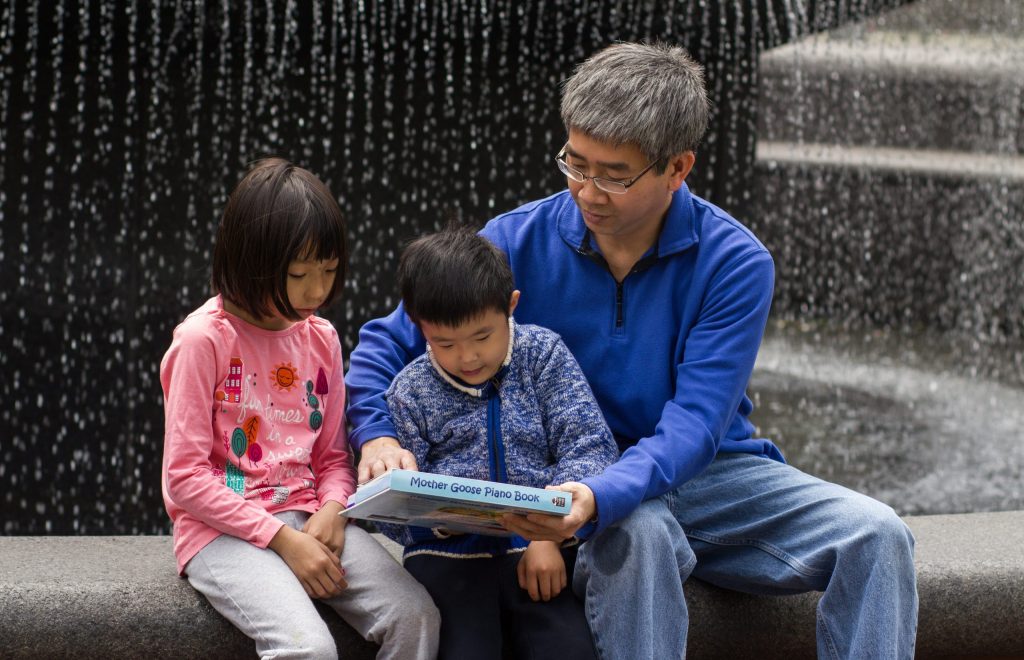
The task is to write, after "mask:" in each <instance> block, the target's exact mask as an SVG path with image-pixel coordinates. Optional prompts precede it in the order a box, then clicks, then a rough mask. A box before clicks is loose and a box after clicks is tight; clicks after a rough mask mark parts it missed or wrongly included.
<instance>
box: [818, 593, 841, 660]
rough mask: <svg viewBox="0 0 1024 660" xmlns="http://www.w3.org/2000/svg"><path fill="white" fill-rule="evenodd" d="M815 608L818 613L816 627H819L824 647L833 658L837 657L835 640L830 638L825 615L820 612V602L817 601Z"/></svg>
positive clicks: (830, 634)
mask: <svg viewBox="0 0 1024 660" xmlns="http://www.w3.org/2000/svg"><path fill="white" fill-rule="evenodd" d="M816 609H817V613H818V627H819V628H821V637H822V640H823V641H824V642H825V648H826V649H827V650H828V652H829V655H830V656H831V657H833V658H837V659H838V658H839V651H838V649H836V643H835V640H833V639H832V633H831V631H829V629H828V624H827V623H826V622H825V615H824V614H822V612H821V604H820V602H819V604H818V607H817V608H816Z"/></svg>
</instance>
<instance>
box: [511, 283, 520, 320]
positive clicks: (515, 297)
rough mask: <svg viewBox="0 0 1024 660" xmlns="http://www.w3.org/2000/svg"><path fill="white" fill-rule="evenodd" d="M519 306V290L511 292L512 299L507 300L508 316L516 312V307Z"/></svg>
mask: <svg viewBox="0 0 1024 660" xmlns="http://www.w3.org/2000/svg"><path fill="white" fill-rule="evenodd" d="M518 304H519V289H516V290H515V291H513V292H512V297H511V298H509V299H508V315H509V316H512V312H514V311H516V305H518Z"/></svg>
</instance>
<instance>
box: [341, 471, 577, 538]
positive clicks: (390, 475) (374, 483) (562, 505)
mask: <svg viewBox="0 0 1024 660" xmlns="http://www.w3.org/2000/svg"><path fill="white" fill-rule="evenodd" d="M571 508H572V493H568V492H565V491H560V490H545V489H543V488H531V487H529V486H515V485H512V484H506V483H497V482H493V481H483V480H480V479H467V478H465V477H451V476H447V475H443V474H430V473H427V472H416V471H412V470H398V469H396V470H391V471H389V472H385V473H384V474H382V475H380V476H378V477H377V478H375V479H373V480H371V481H368V482H367V483H365V484H363V485H362V486H360V487H359V488H358V489H356V492H355V493H353V494H352V497H350V498H349V501H348V507H347V508H346V509H345V510H344V511H342V512H341V514H340V515H343V516H346V517H348V518H360V519H362V520H375V521H380V522H386V523H397V524H399V525H415V526H418V527H441V528H444V529H449V530H452V531H456V532H466V533H471V534H487V535H490V536H510V535H511V532H509V531H507V530H506V529H505V528H504V527H502V526H501V523H500V522H498V521H499V519H500V517H501V516H502V515H504V514H506V513H520V514H524V515H525V514H527V513H548V514H552V515H557V516H564V515H566V514H568V513H569V510H570V509H571Z"/></svg>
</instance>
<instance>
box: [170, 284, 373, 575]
mask: <svg viewBox="0 0 1024 660" xmlns="http://www.w3.org/2000/svg"><path fill="white" fill-rule="evenodd" d="M343 372H344V367H343V365H342V357H341V345H340V343H339V341H338V333H337V331H335V329H334V327H333V326H332V325H331V324H330V323H329V322H328V321H325V320H323V319H321V318H318V317H315V316H314V317H310V318H309V319H307V320H305V321H301V322H299V323H295V324H294V325H292V326H291V327H289V328H287V329H285V330H280V331H274V330H264V329H261V328H258V327H256V326H254V325H252V324H250V323H247V322H246V321H243V320H242V319H240V318H238V317H237V316H234V315H233V314H231V313H229V312H226V311H225V310H224V305H223V301H222V300H221V298H220V296H217V297H214V298H211V299H210V300H208V301H206V303H205V304H204V305H203V306H202V307H200V308H199V309H197V310H196V311H194V312H192V313H191V314H189V316H188V317H186V318H185V320H184V321H182V323H181V324H180V325H179V326H178V327H177V328H175V330H174V339H173V341H172V342H171V347H170V348H169V349H168V350H167V353H166V354H165V355H164V359H163V361H162V362H161V364H160V383H161V385H162V386H163V390H164V419H165V424H164V458H163V477H162V487H163V497H164V505H165V506H166V507H167V513H168V514H169V515H170V517H171V521H172V522H173V523H174V554H175V556H176V557H177V560H178V571H179V572H180V573H182V574H184V572H185V565H186V564H188V561H189V560H190V559H191V558H192V557H194V556H195V554H196V553H197V552H199V550H201V549H202V548H203V547H204V546H205V545H206V544H207V543H209V542H210V541H212V540H213V539H215V538H217V537H218V536H220V535H221V534H231V535H232V536H237V537H238V538H241V539H245V540H246V541H249V542H250V543H252V544H254V545H256V546H259V547H261V548H264V547H266V546H267V544H269V543H270V541H271V539H273V538H274V535H275V534H277V532H278V530H280V528H281V525H282V524H283V523H282V522H281V521H280V520H278V519H277V518H274V517H273V515H272V514H274V513H277V512H279V511H287V510H300V511H307V512H309V513H314V512H316V511H317V510H318V509H319V508H320V507H321V506H322V505H323V504H324V503H326V502H327V501H329V500H335V501H337V502H339V503H340V504H341V505H343V506H344V505H345V504H346V502H347V501H348V496H349V495H350V494H351V493H352V492H353V491H354V490H355V483H356V478H355V470H354V468H353V467H352V460H351V455H350V454H349V450H348V441H347V439H346V436H345V424H344V410H345V385H344V381H343Z"/></svg>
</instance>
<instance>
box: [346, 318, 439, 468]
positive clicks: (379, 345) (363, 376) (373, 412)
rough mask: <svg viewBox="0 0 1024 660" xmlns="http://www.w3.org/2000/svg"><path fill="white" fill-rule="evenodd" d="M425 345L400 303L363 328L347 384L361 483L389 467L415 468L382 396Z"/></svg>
mask: <svg viewBox="0 0 1024 660" xmlns="http://www.w3.org/2000/svg"><path fill="white" fill-rule="evenodd" d="M424 347H425V342H424V341H423V335H422V334H421V333H420V331H419V329H417V328H416V326H415V324H413V323H412V321H410V320H409V317H408V316H407V315H406V313H405V310H404V309H403V307H402V306H401V305H399V306H398V308H397V309H395V311H393V312H392V313H391V314H389V315H388V316H385V317H383V318H379V319H374V320H373V321H370V322H369V323H367V324H366V325H364V326H363V327H362V328H361V329H360V330H359V343H358V344H357V345H356V347H355V350H353V351H352V355H351V357H350V362H349V370H348V374H347V375H346V377H345V382H346V384H347V385H348V393H349V401H348V419H349V422H350V423H351V424H352V433H351V434H350V435H349V442H350V443H351V445H352V446H353V447H355V448H356V449H358V450H359V451H360V458H359V474H358V480H359V482H360V483H362V482H364V481H367V480H369V479H371V478H373V477H375V476H377V475H378V474H382V473H384V472H386V471H387V470H388V469H391V468H395V467H400V468H406V469H413V470H414V469H416V461H415V459H414V458H413V456H412V454H411V453H409V452H408V451H406V450H404V449H402V448H401V445H399V443H398V440H397V439H396V432H395V426H394V423H393V422H392V420H391V415H390V413H389V412H388V406H387V401H386V400H385V398H384V395H385V393H386V392H387V390H388V387H389V386H390V385H391V381H392V380H393V379H394V377H395V376H396V375H397V374H398V372H399V371H401V370H402V369H403V368H404V367H405V365H406V364H408V363H409V362H411V361H412V360H413V359H414V358H415V357H416V356H418V355H420V354H421V353H423V351H424Z"/></svg>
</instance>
